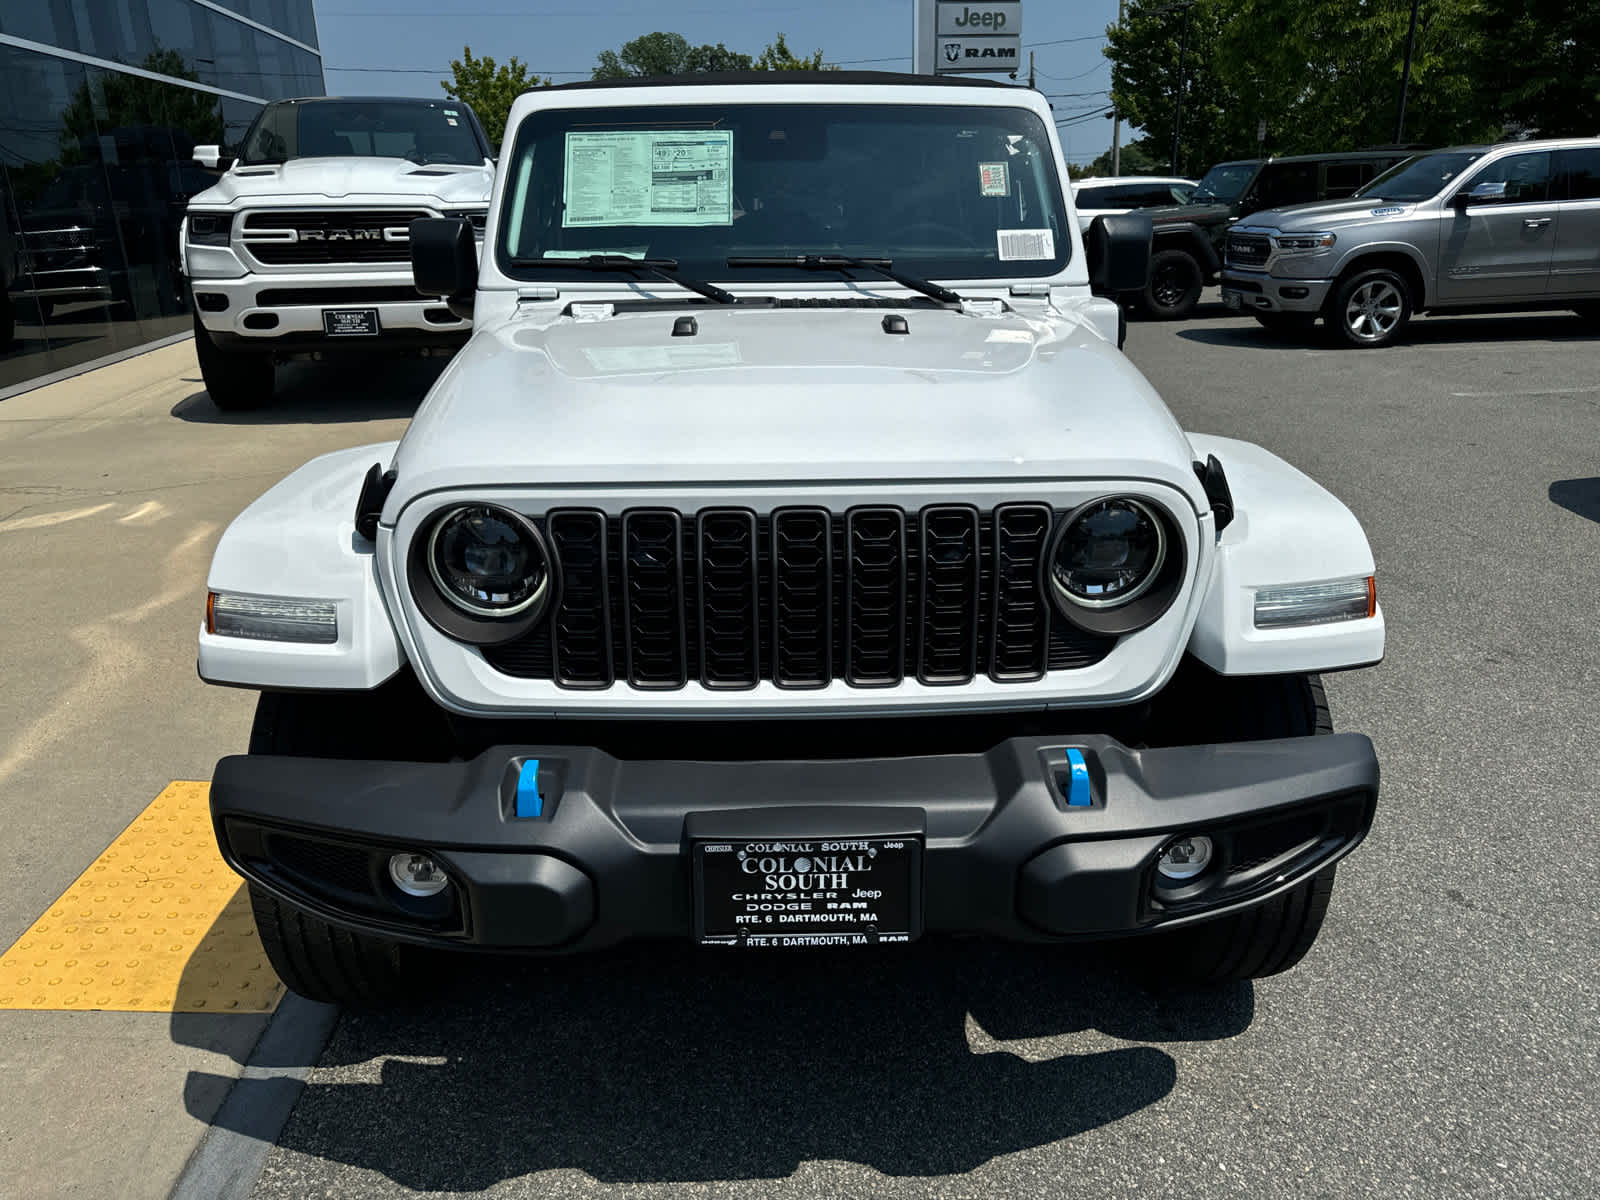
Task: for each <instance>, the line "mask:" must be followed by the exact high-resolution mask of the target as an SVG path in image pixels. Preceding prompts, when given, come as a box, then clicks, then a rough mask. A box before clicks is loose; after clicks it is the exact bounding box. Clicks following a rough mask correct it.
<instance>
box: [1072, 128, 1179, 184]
mask: <svg viewBox="0 0 1600 1200" xmlns="http://www.w3.org/2000/svg"><path fill="white" fill-rule="evenodd" d="M1171 148H1172V144H1171V143H1170V142H1169V143H1167V145H1165V146H1157V145H1156V143H1155V139H1154V138H1148V137H1145V138H1140V139H1138V140H1137V141H1132V142H1128V143H1126V144H1125V145H1124V146H1123V147H1122V155H1121V159H1122V161H1121V162H1120V163H1118V164H1117V165H1118V169H1119V170H1120V172H1121V173H1122V174H1123V175H1165V174H1166V173H1167V153H1168V151H1169V150H1171ZM1068 173H1069V174H1071V176H1072V178H1074V179H1088V178H1090V177H1092V176H1106V175H1110V174H1111V151H1109V150H1107V151H1106V152H1105V153H1104V154H1102V155H1101V156H1100V157H1099V158H1096V159H1094V160H1093V161H1092V162H1090V163H1088V164H1087V165H1085V166H1082V167H1068Z"/></svg>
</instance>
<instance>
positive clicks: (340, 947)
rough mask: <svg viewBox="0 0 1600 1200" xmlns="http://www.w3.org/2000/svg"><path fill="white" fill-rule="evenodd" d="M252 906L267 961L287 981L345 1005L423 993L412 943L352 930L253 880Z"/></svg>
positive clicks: (386, 1002) (387, 1002)
mask: <svg viewBox="0 0 1600 1200" xmlns="http://www.w3.org/2000/svg"><path fill="white" fill-rule="evenodd" d="M250 908H251V910H252V911H253V912H254V913H255V918H256V932H257V933H259V934H260V935H261V948H262V949H263V950H265V951H266V952H267V961H268V962H270V963H271V964H272V969H273V970H274V971H276V972H277V973H278V978H279V979H281V980H283V983H284V986H285V987H287V988H289V989H290V990H291V991H296V992H299V993H300V994H301V995H302V996H304V997H305V998H306V999H308V1000H321V1001H323V1002H324V1003H326V1004H337V1005H339V1006H341V1007H343V1008H385V1007H388V1006H391V1005H393V1004H394V1003H395V1002H396V1001H397V1000H398V999H399V998H401V997H406V998H408V999H409V998H413V997H418V998H420V996H421V995H422V994H423V992H422V986H423V985H424V984H425V982H426V979H427V973H425V972H423V971H422V970H421V969H420V968H418V967H416V966H415V965H413V963H412V962H411V958H412V956H411V955H410V953H409V950H410V947H408V946H402V945H400V944H398V943H396V942H389V941H384V940H383V939H381V938H374V937H368V936H367V935H366V934H362V933H352V932H351V931H350V930H348V929H340V928H339V927H338V926H336V925H330V924H328V922H326V921H324V920H322V919H321V918H319V917H314V916H312V915H311V914H310V913H307V912H303V911H301V910H300V909H298V908H295V907H294V906H293V905H291V904H285V903H284V902H283V901H282V900H279V899H278V898H277V897H276V896H273V895H271V894H270V893H268V892H264V891H262V890H261V889H260V888H258V887H257V886H256V885H255V884H253V883H252V884H251V885H250Z"/></svg>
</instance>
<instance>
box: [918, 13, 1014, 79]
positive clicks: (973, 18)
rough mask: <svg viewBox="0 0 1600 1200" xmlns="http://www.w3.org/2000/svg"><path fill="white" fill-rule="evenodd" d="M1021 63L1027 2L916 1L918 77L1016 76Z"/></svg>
mask: <svg viewBox="0 0 1600 1200" xmlns="http://www.w3.org/2000/svg"><path fill="white" fill-rule="evenodd" d="M1021 60H1022V0H988V2H987V3H977V2H974V3H968V2H967V0H917V5H916V24H915V47H914V51H913V65H912V69H913V70H914V71H916V72H917V74H919V75H953V74H965V73H975V74H1007V75H1009V74H1012V73H1014V72H1015V71H1016V70H1017V69H1018V65H1019V64H1020V62H1021Z"/></svg>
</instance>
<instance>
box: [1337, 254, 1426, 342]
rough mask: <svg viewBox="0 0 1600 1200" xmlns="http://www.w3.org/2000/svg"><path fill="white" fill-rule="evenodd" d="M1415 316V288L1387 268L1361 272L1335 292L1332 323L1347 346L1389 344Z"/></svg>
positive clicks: (1375, 268) (1347, 280) (1351, 277)
mask: <svg viewBox="0 0 1600 1200" xmlns="http://www.w3.org/2000/svg"><path fill="white" fill-rule="evenodd" d="M1410 319H1411V287H1410V285H1409V284H1407V283H1406V281H1405V280H1404V279H1402V278H1401V277H1400V276H1399V275H1396V274H1395V273H1394V272H1393V271H1390V270H1386V269H1384V268H1383V267H1374V268H1372V269H1370V270H1366V271H1357V272H1356V273H1355V274H1354V275H1351V276H1350V277H1349V278H1348V279H1346V280H1345V281H1344V282H1343V283H1341V284H1340V285H1339V286H1338V288H1337V289H1336V290H1335V291H1334V293H1333V304H1332V305H1331V306H1330V307H1329V309H1328V324H1329V325H1330V326H1331V327H1332V328H1333V329H1334V330H1335V332H1337V334H1338V335H1339V340H1340V342H1342V343H1343V344H1344V345H1346V346H1364V347H1376V346H1387V345H1389V344H1390V343H1391V342H1393V341H1394V340H1395V339H1396V338H1397V337H1399V336H1400V331H1401V330H1402V329H1404V328H1405V325H1406V322H1407V321H1409V320H1410Z"/></svg>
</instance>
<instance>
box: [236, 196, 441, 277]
mask: <svg viewBox="0 0 1600 1200" xmlns="http://www.w3.org/2000/svg"><path fill="white" fill-rule="evenodd" d="M431 215H432V214H430V213H426V212H420V211H414V210H411V209H359V210H347V209H311V210H307V211H292V210H287V209H285V210H278V209H273V210H269V211H265V212H252V213H247V214H246V215H245V219H244V225H243V228H242V230H241V232H240V234H239V237H240V239H241V240H242V241H243V242H244V245H245V248H246V249H248V250H249V251H250V253H251V254H252V255H254V256H255V258H256V260H257V261H258V262H261V263H265V264H267V265H269V266H288V265H298V264H322V263H409V262H410V261H411V222H412V220H413V219H414V218H416V217H426V216H431Z"/></svg>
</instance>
